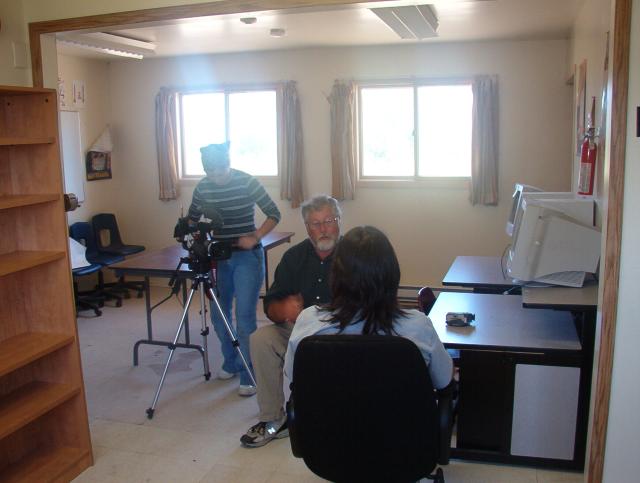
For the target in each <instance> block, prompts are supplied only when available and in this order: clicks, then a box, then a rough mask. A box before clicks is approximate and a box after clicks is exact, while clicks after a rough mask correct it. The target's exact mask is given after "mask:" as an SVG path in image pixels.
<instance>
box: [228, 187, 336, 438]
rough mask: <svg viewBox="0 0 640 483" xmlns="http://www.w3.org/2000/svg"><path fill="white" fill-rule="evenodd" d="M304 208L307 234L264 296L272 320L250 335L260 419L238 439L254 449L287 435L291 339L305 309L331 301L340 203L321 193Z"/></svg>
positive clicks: (284, 259) (291, 250) (287, 254)
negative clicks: (287, 362)
mask: <svg viewBox="0 0 640 483" xmlns="http://www.w3.org/2000/svg"><path fill="white" fill-rule="evenodd" d="M301 211H302V219H303V220H304V223H305V226H306V228H307V234H308V235H309V237H308V238H307V239H306V240H304V241H302V242H300V243H298V244H297V245H295V246H293V247H291V248H289V249H288V250H287V251H286V252H285V254H284V255H283V256H282V260H281V261H280V263H279V264H278V267H277V268H276V272H275V276H274V281H273V284H271V287H269V290H268V291H267V294H266V295H265V298H264V312H265V314H266V315H267V317H269V319H270V320H271V321H273V322H274V323H273V324H271V325H267V326H264V327H261V328H260V329H258V330H257V331H256V332H255V334H253V335H252V336H251V352H252V354H253V362H254V364H255V366H254V367H255V376H256V381H257V383H258V407H259V409H260V422H258V423H257V424H255V425H253V426H252V427H251V428H249V430H248V431H247V433H246V434H244V435H243V436H242V437H241V438H240V442H241V443H242V444H243V445H244V446H247V447H251V448H255V447H258V446H263V445H265V444H267V443H268V442H269V441H271V440H273V439H277V438H284V437H286V436H288V435H289V431H288V429H287V420H286V415H285V412H284V408H283V406H284V391H283V389H282V384H283V373H282V370H283V366H284V355H285V352H286V350H287V344H288V342H289V337H290V336H291V331H292V330H293V326H294V323H295V321H296V318H297V317H298V314H299V313H300V312H301V311H302V309H303V308H307V307H310V306H312V305H320V304H325V303H327V302H330V295H331V293H330V290H329V283H328V280H327V279H328V276H329V270H330V268H331V262H332V260H333V250H334V248H335V246H336V243H337V242H338V239H339V238H340V216H341V211H340V206H339V205H338V202H337V201H336V200H335V199H334V198H331V197H329V196H326V195H321V196H316V197H315V198H312V199H310V200H308V201H306V202H305V203H303V204H302V210H301Z"/></svg>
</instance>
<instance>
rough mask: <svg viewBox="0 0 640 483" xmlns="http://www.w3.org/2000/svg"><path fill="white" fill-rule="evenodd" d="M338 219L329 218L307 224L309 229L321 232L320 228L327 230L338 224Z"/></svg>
mask: <svg viewBox="0 0 640 483" xmlns="http://www.w3.org/2000/svg"><path fill="white" fill-rule="evenodd" d="M338 220H339V218H338V217H335V218H329V219H326V220H324V221H312V222H311V223H307V224H306V225H307V226H308V227H309V228H313V229H314V230H319V229H320V227H322V226H324V227H325V228H329V227H332V226H335V225H337V224H338Z"/></svg>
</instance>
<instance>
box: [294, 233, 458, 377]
mask: <svg viewBox="0 0 640 483" xmlns="http://www.w3.org/2000/svg"><path fill="white" fill-rule="evenodd" d="M399 285H400V265H399V263H398V258H397V257H396V254H395V251H394V250H393V246H392V245H391V243H390V241H389V239H388V238H387V237H386V235H385V234H384V233H382V232H381V231H380V230H378V229H377V228H374V227H372V226H359V227H356V228H353V229H351V230H349V232H348V233H347V234H346V235H345V236H344V237H343V238H342V239H341V240H340V242H339V243H338V245H337V246H336V250H335V253H334V259H333V264H332V266H331V273H330V278H329V287H330V289H331V301H330V302H329V303H328V304H325V305H321V306H319V305H315V306H312V307H309V308H307V309H305V310H303V311H302V312H301V313H300V315H299V316H298V319H297V320H296V324H295V326H294V327H293V331H292V333H291V337H290V338H289V343H288V347H287V353H286V356H285V363H284V373H285V376H287V377H288V378H289V379H291V377H292V375H293V359H294V356H295V352H296V348H297V347H298V344H299V343H300V341H301V340H302V339H304V338H305V337H308V336H310V335H314V334H382V335H388V336H400V337H405V338H407V339H409V340H411V341H412V342H413V343H415V344H416V346H418V349H420V352H421V353H422V356H423V357H424V359H425V362H426V363H427V366H428V368H429V374H430V376H431V381H432V383H433V386H434V387H435V388H437V389H442V388H444V387H446V386H447V385H448V384H449V382H450V381H451V377H452V375H453V362H452V360H451V357H450V356H449V354H448V353H447V351H446V349H445V348H444V346H443V345H442V342H441V341H440V339H439V338H438V334H437V333H436V331H435V329H434V328H433V324H432V323H431V320H429V317H427V316H426V315H425V314H424V313H422V312H420V311H418V310H415V309H410V310H403V309H401V308H400V306H399V305H398V287H399ZM400 370H401V369H400ZM381 389H382V388H381Z"/></svg>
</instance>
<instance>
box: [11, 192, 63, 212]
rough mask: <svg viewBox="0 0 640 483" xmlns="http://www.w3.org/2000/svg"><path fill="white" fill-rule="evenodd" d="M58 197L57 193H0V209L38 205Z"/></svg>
mask: <svg viewBox="0 0 640 483" xmlns="http://www.w3.org/2000/svg"><path fill="white" fill-rule="evenodd" d="M58 199H60V195H59V194H58V193H42V194H37V195H2V196H0V210H6V209H9V208H19V207H21V206H31V205H38V204H40V203H48V202H49V201H56V200H58Z"/></svg>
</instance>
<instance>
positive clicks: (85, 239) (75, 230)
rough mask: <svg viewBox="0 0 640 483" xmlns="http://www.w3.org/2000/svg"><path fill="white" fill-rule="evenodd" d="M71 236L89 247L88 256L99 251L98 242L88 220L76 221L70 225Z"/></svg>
mask: <svg viewBox="0 0 640 483" xmlns="http://www.w3.org/2000/svg"><path fill="white" fill-rule="evenodd" d="M69 236H70V237H71V238H73V239H74V240H75V241H77V242H80V243H82V244H83V245H84V246H85V247H87V252H86V255H87V256H89V257H91V256H92V255H96V254H97V253H98V245H97V244H96V239H95V236H94V233H93V228H92V227H91V223H89V222H87V221H78V222H76V223H74V224H73V225H71V226H70V227H69Z"/></svg>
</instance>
